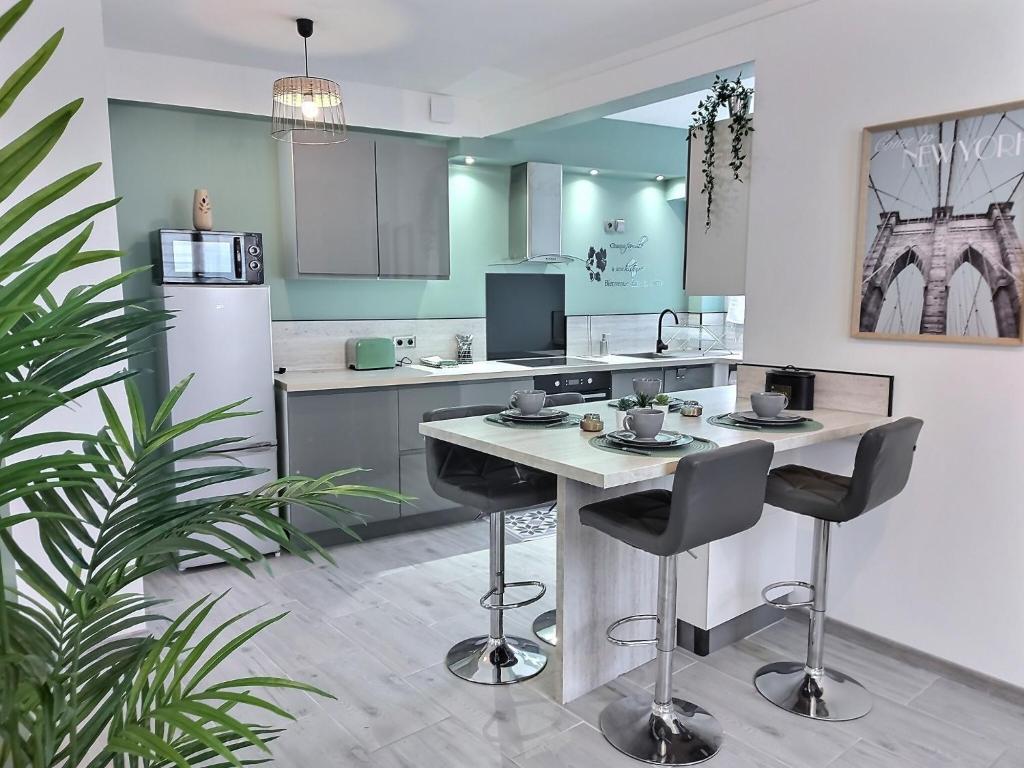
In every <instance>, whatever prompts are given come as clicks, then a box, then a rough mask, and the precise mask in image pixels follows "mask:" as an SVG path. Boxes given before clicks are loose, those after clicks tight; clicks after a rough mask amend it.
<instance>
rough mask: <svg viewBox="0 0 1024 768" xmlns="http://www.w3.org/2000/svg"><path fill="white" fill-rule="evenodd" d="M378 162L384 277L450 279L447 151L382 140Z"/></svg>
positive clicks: (407, 141)
mask: <svg viewBox="0 0 1024 768" xmlns="http://www.w3.org/2000/svg"><path fill="white" fill-rule="evenodd" d="M376 157H377V242H378V248H379V253H380V276H381V277H408V278H430V279H447V278H448V276H449V273H450V266H449V248H448V149H447V147H446V146H445V145H444V144H438V143H436V142H427V141H417V140H415V139H399V138H387V137H382V138H379V139H377V156H376Z"/></svg>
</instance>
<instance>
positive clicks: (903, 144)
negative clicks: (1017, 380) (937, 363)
mask: <svg viewBox="0 0 1024 768" xmlns="http://www.w3.org/2000/svg"><path fill="white" fill-rule="evenodd" d="M862 152H863V157H862V170H861V190H860V193H861V204H860V213H861V216H860V226H859V230H858V244H857V270H856V287H855V292H854V313H853V314H854V317H853V333H854V335H855V336H859V337H866V338H887V339H894V338H895V339H916V340H925V341H959V342H972V343H988V344H1020V343H1021V342H1022V322H1021V293H1022V291H1024V253H1022V250H1021V240H1022V231H1021V227H1022V223H1024V222H1022V220H1021V216H1022V215H1024V214H1022V211H1021V208H1022V205H1024V200H1022V198H1024V183H1022V180H1024V103H1018V104H1012V105H1003V106H1000V107H993V108H988V109H985V110H977V111H972V112H962V113H957V114H953V115H940V116H937V117H932V118H927V119H923V120H915V121H908V122H905V123H893V124H889V125H882V126H874V127H871V128H866V129H865V130H864V136H863V148H862Z"/></svg>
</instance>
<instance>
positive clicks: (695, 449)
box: [590, 435, 718, 459]
mask: <svg viewBox="0 0 1024 768" xmlns="http://www.w3.org/2000/svg"><path fill="white" fill-rule="evenodd" d="M590 444H591V445H592V446H594V447H595V448H597V449H598V450H601V451H608V452H609V453H617V454H619V455H620V456H623V455H625V456H664V457H666V458H672V459H679V458H682V457H683V456H687V455H689V454H691V453H701V452H702V451H713V450H714V449H715V448H717V447H718V443H715V442H712V441H711V440H705V439H704V438H702V437H694V438H693V442H692V443H688V444H687V445H684V446H683V447H681V448H653V449H651V450H644V449H641V448H629V449H626V448H623V447H622V446H619V445H617V444H616V443H613V442H612V441H611V440H609V439H608V438H607V437H605V436H604V435H598V436H597V437H592V438H590Z"/></svg>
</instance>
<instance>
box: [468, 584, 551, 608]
mask: <svg viewBox="0 0 1024 768" xmlns="http://www.w3.org/2000/svg"><path fill="white" fill-rule="evenodd" d="M515 587H539V588H540V592H538V593H537V594H536V595H534V596H533V597H530V598H527V599H526V600H520V601H519V602H518V603H502V604H501V605H495V604H494V603H492V602H491V598H492V597H494V596H495V595H496V594H497V593H498V590H496V589H491V590H488V592H487V594H486V595H484V596H483V597H481V598H480V607H481V608H485V609H487V610H488V611H508V610H512V609H514V608H524V607H526V606H527V605H533V603H536V602H537V601H538V600H540V599H541V598H542V597H544V594H545V593H546V592H547V591H548V588H547V587H546V586H544V582H542V581H509V582H506V583H505V589H509V588H515Z"/></svg>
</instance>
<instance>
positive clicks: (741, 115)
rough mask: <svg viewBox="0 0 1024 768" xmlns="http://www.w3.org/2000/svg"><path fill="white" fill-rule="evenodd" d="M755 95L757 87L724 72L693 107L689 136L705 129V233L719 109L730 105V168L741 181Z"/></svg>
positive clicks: (713, 189)
mask: <svg viewBox="0 0 1024 768" xmlns="http://www.w3.org/2000/svg"><path fill="white" fill-rule="evenodd" d="M753 95H754V89H753V88H747V86H745V85H743V83H742V82H741V81H740V78H739V77H738V76H737V78H736V79H735V80H726V79H725V78H723V77H722V76H721V75H715V82H714V85H712V86H711V93H709V94H708V95H707V96H705V97H704V98H703V99H701V101H700V103H699V104H698V105H697V108H696V109H695V110H693V115H692V116H693V125H692V126H691V127H690V137H691V138H692V137H693V135H694V133H695V132H696V131H698V130H700V131H703V132H704V158H703V160H701V174H702V175H703V177H704V186H703V187H702V188H701V193H702V194H703V195H705V197H706V198H707V208H706V209H705V213H704V231H705V232H706V231H708V230H709V229H711V203H712V200H713V199H714V194H715V156H716V151H717V150H716V147H715V122H716V121H717V119H718V110H719V109H720V108H721V107H728V108H729V118H730V119H729V134H730V135H731V137H732V142H731V143H732V146H731V152H732V159H731V160H730V161H729V168H731V169H732V177H733V178H734V179H735V180H736V181H739V182H740V183H742V181H743V180H742V179H740V169H742V168H743V161H744V160H746V158H747V156H746V155H745V154H743V139H744V137H745V136H747V135H749V134H751V133H753V132H754V126H753V125H752V124H751V119H750V99H751V97H753Z"/></svg>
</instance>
